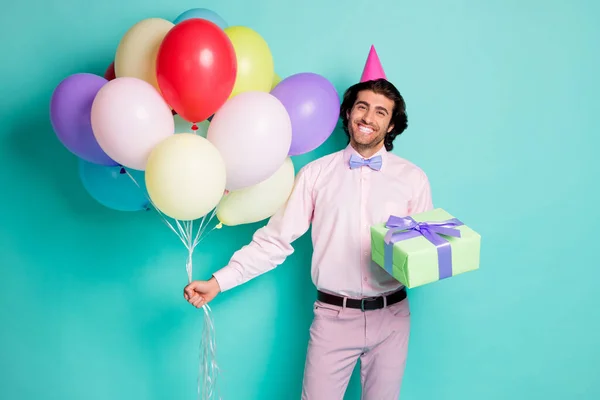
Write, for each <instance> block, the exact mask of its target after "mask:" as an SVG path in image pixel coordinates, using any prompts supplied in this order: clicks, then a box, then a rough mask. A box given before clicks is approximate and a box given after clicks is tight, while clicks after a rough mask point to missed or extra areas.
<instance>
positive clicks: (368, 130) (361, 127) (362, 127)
mask: <svg viewBox="0 0 600 400" xmlns="http://www.w3.org/2000/svg"><path fill="white" fill-rule="evenodd" d="M358 130H359V131H360V132H361V133H367V134H368V133H372V132H373V128H371V127H369V126H365V125H360V124H359V125H358Z"/></svg>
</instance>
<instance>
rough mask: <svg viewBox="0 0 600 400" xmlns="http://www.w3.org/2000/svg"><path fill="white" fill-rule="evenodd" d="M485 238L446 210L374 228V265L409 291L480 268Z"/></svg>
mask: <svg viewBox="0 0 600 400" xmlns="http://www.w3.org/2000/svg"><path fill="white" fill-rule="evenodd" d="M480 246H481V236H480V235H479V234H478V233H477V232H475V231H474V230H473V229H471V228H469V227H468V226H466V225H465V224H463V223H462V222H461V221H460V220H458V219H457V218H454V217H453V216H452V215H450V214H449V213H448V212H446V211H445V210H443V209H440V208H438V209H435V210H432V211H427V212H424V213H420V214H416V215H413V216H408V217H397V216H394V215H392V216H390V218H389V219H388V221H387V223H382V224H378V225H375V226H373V227H371V256H372V259H373V261H375V262H376V263H377V264H378V265H380V266H381V267H382V268H384V269H385V270H386V271H387V272H388V273H389V274H390V275H392V276H393V277H394V278H396V279H397V280H398V281H400V282H401V283H402V284H403V285H404V286H406V287H407V288H414V287H416V286H421V285H425V284H427V283H431V282H435V281H438V280H442V279H446V278H449V277H451V276H456V275H458V274H462V273H464V272H468V271H473V270H476V269H478V268H479V252H480Z"/></svg>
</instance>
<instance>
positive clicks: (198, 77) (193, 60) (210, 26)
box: [156, 18, 237, 123]
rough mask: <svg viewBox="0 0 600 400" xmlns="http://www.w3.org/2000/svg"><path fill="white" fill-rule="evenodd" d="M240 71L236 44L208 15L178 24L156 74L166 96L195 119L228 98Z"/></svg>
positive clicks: (180, 111) (164, 45)
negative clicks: (208, 18) (205, 17)
mask: <svg viewBox="0 0 600 400" xmlns="http://www.w3.org/2000/svg"><path fill="white" fill-rule="evenodd" d="M236 74H237V61H236V56H235V50H234V48H233V44H232V43H231V41H230V40H229V37H227V35H226V34H225V32H223V30H222V29H221V28H220V27H219V26H217V25H216V24H214V23H212V22H210V21H208V20H205V19H199V18H192V19H188V20H185V21H183V22H180V23H179V24H177V25H175V26H174V27H173V28H171V30H170V31H169V33H167V35H166V36H165V38H164V39H163V42H162V44H161V45H160V48H159V50H158V55H157V58H156V75H157V80H158V86H159V88H160V91H161V93H162V95H163V98H164V99H165V101H166V102H167V103H168V104H169V105H170V106H171V107H172V108H173V109H174V110H175V111H176V112H177V114H179V115H180V116H181V118H183V119H185V120H186V121H189V122H192V123H196V122H201V121H204V120H205V119H207V118H208V117H210V116H211V115H212V114H214V113H215V112H216V111H217V110H218V109H219V108H220V107H221V106H222V105H223V104H224V103H225V102H226V101H227V99H228V98H229V95H230V94H231V91H232V90H233V86H234V84H235V78H236Z"/></svg>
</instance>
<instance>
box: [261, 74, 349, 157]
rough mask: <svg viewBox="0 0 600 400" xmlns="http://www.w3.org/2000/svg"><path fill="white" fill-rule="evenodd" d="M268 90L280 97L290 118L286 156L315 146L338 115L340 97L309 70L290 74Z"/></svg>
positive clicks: (303, 151) (327, 135)
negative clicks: (290, 131)
mask: <svg viewBox="0 0 600 400" xmlns="http://www.w3.org/2000/svg"><path fill="white" fill-rule="evenodd" d="M271 94H272V95H273V96H275V97H276V98H277V99H279V101H281V103H282V104H283V106H284V107H285V109H286V110H287V112H288V114H289V115H290V119H291V121H292V145H291V147H290V151H289V153H288V154H289V155H290V156H296V155H300V154H304V153H308V152H309V151H312V150H314V149H316V148H317V147H319V146H320V145H322V144H323V143H324V142H325V141H326V140H327V138H329V136H331V134H332V133H333V130H334V129H335V126H336V124H337V121H338V119H339V115H340V99H339V97H338V94H337V91H336V90H335V87H334V86H333V85H332V84H331V82H329V81H328V80H327V79H326V78H324V77H322V76H321V75H318V74H315V73H312V72H304V73H300V74H295V75H291V76H289V77H287V78H285V79H284V80H282V81H281V82H279V84H278V85H277V86H275V88H273V90H271Z"/></svg>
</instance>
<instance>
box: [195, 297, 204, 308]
mask: <svg viewBox="0 0 600 400" xmlns="http://www.w3.org/2000/svg"><path fill="white" fill-rule="evenodd" d="M192 304H193V305H194V307H200V306H202V305H203V304H204V298H203V297H200V298H199V299H198V300H196V301H194V302H193V303H192Z"/></svg>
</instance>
